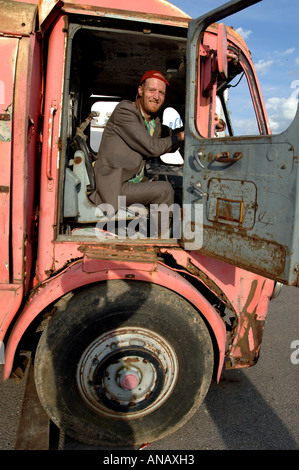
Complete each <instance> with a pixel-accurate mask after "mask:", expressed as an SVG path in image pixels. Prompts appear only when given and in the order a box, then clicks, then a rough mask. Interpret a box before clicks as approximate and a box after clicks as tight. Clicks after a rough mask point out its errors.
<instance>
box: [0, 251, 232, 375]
mask: <svg viewBox="0 0 299 470" xmlns="http://www.w3.org/2000/svg"><path fill="white" fill-rule="evenodd" d="M92 261H93V269H92V270H91V271H92V272H90V271H89V270H88V269H86V263H84V260H78V261H75V262H73V263H72V264H70V265H69V266H68V267H67V268H66V269H65V270H63V271H62V272H60V273H59V274H57V275H56V276H54V277H53V278H51V279H49V280H47V281H46V282H44V283H43V284H41V285H40V286H39V287H38V288H36V290H35V292H34V293H33V295H32V296H31V298H30V299H29V301H28V302H27V304H26V306H25V308H24V309H23V311H22V312H21V314H20V315H19V317H18V319H17V320H16V322H15V324H14V326H13V328H12V330H11V333H10V335H9V337H8V341H7V345H6V349H5V364H4V368H3V380H6V379H7V378H8V377H9V375H10V374H11V371H12V367H13V361H14V356H15V353H16V350H17V347H18V344H19V342H20V340H21V338H22V336H23V335H24V333H25V332H26V330H27V329H28V328H29V326H30V325H31V323H32V322H33V320H35V319H36V318H37V316H38V315H39V314H40V313H41V312H42V311H43V310H44V309H45V308H47V307H48V306H49V305H51V304H52V303H53V302H55V301H57V300H58V299H60V298H61V297H63V296H64V295H66V294H68V293H70V292H71V291H73V290H76V289H78V288H82V287H84V286H88V285H91V284H94V283H97V282H101V281H109V280H117V279H118V280H131V281H132V282H134V280H138V281H144V282H150V283H153V284H158V285H160V286H163V287H166V288H168V289H170V290H172V291H174V292H176V293H177V294H178V295H180V296H182V297H184V298H185V299H186V300H187V301H188V302H189V303H191V304H192V305H193V306H194V307H195V308H196V310H197V311H198V312H199V314H201V315H202V317H203V318H204V320H205V321H206V323H207V324H208V327H209V330H210V333H211V334H212V335H213V337H212V340H213V344H214V347H216V351H215V362H216V376H217V380H218V381H219V379H220V374H221V371H222V368H223V364H224V357H225V343H226V329H225V325H224V323H223V322H222V320H221V318H220V316H219V314H218V313H217V311H216V310H215V309H214V308H213V306H212V305H211V304H210V303H209V302H208V300H207V299H206V298H205V297H204V296H203V295H202V294H201V293H200V292H199V291H198V290H197V289H196V288H195V287H194V286H192V284H191V283H189V282H188V281H187V280H186V279H184V278H183V277H182V276H181V275H180V274H179V273H177V272H175V271H173V270H171V269H170V268H168V267H166V266H165V265H161V264H159V263H158V264H157V265H156V266H155V267H154V269H153V266H152V265H151V264H148V265H147V264H140V266H138V263H133V262H132V263H130V262H125V263H121V264H119V263H117V262H115V261H107V262H105V263H104V264H103V261H102V260H98V268H97V269H96V267H95V266H96V265H95V260H92Z"/></svg>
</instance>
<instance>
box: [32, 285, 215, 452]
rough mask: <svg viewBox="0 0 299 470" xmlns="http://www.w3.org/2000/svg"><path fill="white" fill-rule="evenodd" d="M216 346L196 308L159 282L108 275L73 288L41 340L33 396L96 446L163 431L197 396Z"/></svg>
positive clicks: (186, 413)
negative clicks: (77, 289)
mask: <svg viewBox="0 0 299 470" xmlns="http://www.w3.org/2000/svg"><path fill="white" fill-rule="evenodd" d="M213 362H214V361H213V346H212V342H211V338H210V335H209V332H208V329H207V327H206V325H205V323H204V321H203V320H202V318H201V316H200V314H199V313H198V312H197V311H196V310H195V309H194V307H192V306H191V305H190V304H189V303H188V302H187V301H186V300H185V299H183V298H181V297H180V296H178V295H177V294H175V293H174V292H172V291H169V290H168V289H166V288H163V287H160V286H157V285H152V284H149V283H146V282H145V283H142V282H139V281H109V282H107V283H100V284H97V285H93V286H92V287H87V288H85V289H84V290H81V292H79V293H78V292H76V293H75V294H74V296H73V297H72V298H71V299H70V300H68V301H67V303H66V305H64V307H63V308H61V309H60V310H58V311H57V312H56V313H55V314H54V316H53V317H52V319H51V320H50V322H49V323H48V325H47V326H46V328H45V330H44V331H43V334H42V336H41V338H40V341H39V345H38V348H37V351H36V357H35V367H34V369H35V381H36V388H37V392H38V395H39V397H40V400H41V403H42V404H43V406H44V408H45V410H46V412H47V413H48V415H49V417H50V418H51V419H52V421H53V422H54V423H55V424H56V425H57V426H58V427H59V428H60V429H62V430H63V431H64V432H65V433H66V434H68V435H69V436H71V437H73V438H74V439H76V440H78V441H81V442H83V443H86V444H91V445H97V446H114V447H117V446H132V445H140V444H143V443H147V442H152V441H154V440H156V439H159V438H162V437H165V436H166V435H168V434H169V433H171V432H173V431H175V430H176V429H178V428H179V427H180V426H182V425H183V424H184V423H186V421H187V420H188V419H189V418H190V417H191V416H192V415H193V414H194V413H195V411H196V409H197V408H198V407H199V405H200V404H201V402H202V401H203V399H204V397H205V395H206V393H207V391H208V388H209V385H210V381H211V377H212V371H213Z"/></svg>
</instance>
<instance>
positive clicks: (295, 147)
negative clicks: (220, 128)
mask: <svg viewBox="0 0 299 470" xmlns="http://www.w3.org/2000/svg"><path fill="white" fill-rule="evenodd" d="M257 1H260V0H233V1H231V2H229V3H227V4H225V5H223V6H222V7H219V8H217V9H216V10H213V11H212V12H210V13H208V14H207V15H204V16H202V17H201V18H198V19H197V20H194V21H192V22H191V23H190V26H189V36H188V82H187V94H186V96H187V100H188V101H187V106H186V139H185V165H184V201H183V202H184V205H189V206H190V207H191V208H192V209H193V213H196V210H194V208H195V209H196V207H198V205H202V209H203V239H202V246H201V247H199V250H200V252H201V253H203V254H206V255H208V256H210V257H214V258H217V259H220V260H223V261H225V262H227V263H230V264H233V265H235V266H238V267H242V268H244V269H246V270H248V271H251V272H255V273H257V274H261V275H263V276H265V277H268V278H271V279H274V280H276V281H280V282H283V283H285V284H289V285H295V286H299V277H298V271H299V195H298V185H299V174H298V170H299V133H298V127H299V113H298V112H297V115H296V117H295V120H294V121H293V123H292V124H291V126H290V127H289V128H288V129H287V130H286V131H285V132H284V133H282V134H279V135H271V131H270V128H269V125H268V122H267V116H266V112H265V109H264V105H263V101H262V97H261V93H260V88H259V85H258V81H257V77H256V74H255V71H254V67H253V64H252V62H251V57H250V53H249V51H248V49H247V47H246V44H245V42H244V41H243V40H242V39H241V38H240V37H239V38H238V36H237V34H236V33H235V32H234V31H233V30H231V29H230V28H227V34H225V31H224V27H223V26H218V27H217V25H215V24H212V23H215V22H219V21H221V20H222V19H223V18H225V17H226V16H228V15H230V14H232V13H235V12H237V11H239V10H241V9H243V8H245V7H247V6H249V5H253V4H254V3H257ZM220 37H221V38H222V39H220ZM242 76H243V77H244V78H243V80H245V82H247V86H248V92H249V96H250V97H251V101H252V106H253V109H254V114H255V118H256V129H257V131H256V135H250V136H234V135H233V127H232V124H231V119H230V113H229V111H228V110H227V108H226V100H227V95H226V93H227V91H228V88H229V87H230V84H231V83H232V81H233V80H238V77H242ZM230 91H231V90H229V91H228V93H230ZM234 93H237V89H236V90H234ZM217 100H218V101H219V100H220V102H221V104H222V107H221V111H222V113H223V116H224V120H225V121H226V129H225V136H224V137H218V136H217V133H216V132H215V114H216V103H217ZM193 223H194V224H195V216H193Z"/></svg>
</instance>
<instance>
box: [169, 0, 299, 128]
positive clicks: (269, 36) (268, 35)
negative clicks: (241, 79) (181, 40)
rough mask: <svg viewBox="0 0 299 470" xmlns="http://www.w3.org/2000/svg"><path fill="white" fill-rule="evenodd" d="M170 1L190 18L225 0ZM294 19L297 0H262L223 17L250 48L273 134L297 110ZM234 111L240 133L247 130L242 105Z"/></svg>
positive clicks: (298, 50) (298, 58) (298, 60)
mask: <svg viewBox="0 0 299 470" xmlns="http://www.w3.org/2000/svg"><path fill="white" fill-rule="evenodd" d="M171 3H172V4H173V5H175V6H177V7H178V8H180V9H181V10H183V11H184V12H186V13H187V14H188V15H190V16H191V17H192V18H198V17H199V16H201V15H202V14H204V13H207V12H209V11H211V10H214V9H215V8H217V7H219V6H221V5H223V4H225V3H226V1H225V0H171ZM298 20H299V1H298V0H262V1H261V2H259V3H257V4H255V5H253V6H251V7H248V8H246V9H245V10H243V11H241V12H239V13H236V14H234V15H231V16H229V17H228V18H226V19H224V20H223V22H224V23H225V24H226V25H227V26H233V27H234V29H235V30H237V31H238V32H239V33H240V34H241V35H242V36H243V38H244V39H245V41H246V43H247V46H248V48H249V50H250V51H251V54H252V59H253V63H254V65H255V68H256V71H257V75H258V79H259V83H260V87H261V90H262V94H263V97H264V102H265V106H266V111H267V114H268V118H269V121H270V125H271V129H272V133H273V134H276V133H280V132H282V131H284V130H285V129H286V128H287V127H288V126H289V124H290V123H291V122H292V120H293V118H294V116H295V113H296V110H297V105H298V94H299V34H298V29H299V28H298ZM232 112H233V111H232ZM235 112H237V111H235ZM238 112H239V113H242V117H243V119H242V118H241V117H240V120H239V121H240V126H241V127H242V126H244V129H243V132H242V131H240V133H247V134H250V133H251V132H250V122H249V120H250V118H249V117H248V119H247V111H246V105H245V104H244V106H243V104H242V106H239V109H238ZM248 116H249V115H248ZM241 121H242V122H241Z"/></svg>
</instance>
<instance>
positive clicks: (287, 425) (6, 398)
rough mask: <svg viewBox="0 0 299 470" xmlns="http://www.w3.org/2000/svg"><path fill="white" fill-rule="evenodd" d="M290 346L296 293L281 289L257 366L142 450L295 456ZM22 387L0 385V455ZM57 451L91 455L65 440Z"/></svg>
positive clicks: (298, 433) (10, 437)
mask: <svg viewBox="0 0 299 470" xmlns="http://www.w3.org/2000/svg"><path fill="white" fill-rule="evenodd" d="M294 341H298V344H299V288H298V289H296V288H293V287H284V288H283V290H282V292H281V294H280V296H279V297H278V298H277V299H276V300H275V301H272V302H271V305H270V311H269V314H268V317H267V322H266V327H265V333H264V338H263V344H262V349H261V355H260V359H259V361H258V363H257V364H256V365H255V366H254V367H252V368H250V369H244V370H236V371H225V372H224V373H223V376H222V380H221V382H220V383H219V384H216V383H213V384H212V385H211V388H210V391H209V393H208V395H207V397H206V399H205V401H204V403H203V405H202V406H201V408H200V409H199V410H198V412H197V413H196V414H195V415H194V417H193V418H192V419H191V420H190V421H189V422H188V423H187V424H186V425H185V426H184V427H183V428H181V429H180V430H179V431H177V432H176V433H174V434H172V435H171V436H169V437H167V438H165V439H162V440H160V441H157V442H154V443H150V444H149V445H148V446H147V447H146V450H148V451H151V450H153V451H154V450H261V449H263V450H298V449H299V406H298V405H299V363H298V364H296V363H294V364H293V363H292V360H291V359H292V357H293V358H294V359H295V361H293V362H297V361H298V360H299V347H298V346H297V349H298V354H296V349H293V348H292V343H293V342H294ZM292 353H293V356H292ZM1 372H2V366H0V373H1ZM24 386H25V384H24V383H22V384H21V385H15V384H14V382H11V381H9V382H6V383H4V384H1V385H0V450H12V449H14V444H15V436H16V429H17V424H18V419H19V415H20V411H21V403H22V396H23V393H24ZM55 445H56V444H55ZM59 448H60V449H62V450H83V449H97V448H94V447H88V446H84V445H82V444H80V443H77V442H75V441H72V440H71V439H69V438H68V437H65V436H62V437H60V441H59ZM98 449H100V448H98Z"/></svg>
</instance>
